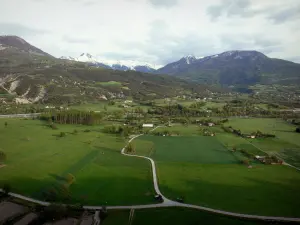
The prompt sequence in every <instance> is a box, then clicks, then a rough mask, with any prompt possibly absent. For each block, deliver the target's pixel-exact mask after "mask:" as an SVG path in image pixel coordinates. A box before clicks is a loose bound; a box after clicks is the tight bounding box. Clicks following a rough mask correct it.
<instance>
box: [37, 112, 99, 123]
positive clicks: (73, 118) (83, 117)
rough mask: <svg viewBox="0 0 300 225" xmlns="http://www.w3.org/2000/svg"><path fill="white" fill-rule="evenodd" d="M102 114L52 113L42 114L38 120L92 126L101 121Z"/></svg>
mask: <svg viewBox="0 0 300 225" xmlns="http://www.w3.org/2000/svg"><path fill="white" fill-rule="evenodd" d="M102 118H103V114H101V113H94V112H83V111H76V110H70V111H59V112H57V111H53V112H48V113H43V114H42V115H41V116H40V119H42V120H46V121H48V122H55V123H60V124H83V125H94V124H99V123H100V122H101V121H102Z"/></svg>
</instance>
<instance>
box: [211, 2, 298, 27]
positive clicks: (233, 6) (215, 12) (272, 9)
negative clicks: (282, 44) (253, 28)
mask: <svg viewBox="0 0 300 225" xmlns="http://www.w3.org/2000/svg"><path fill="white" fill-rule="evenodd" d="M289 2H290V4H289ZM289 2H287V3H285V2H284V1H282V2H279V3H278V2H277V4H275V3H274V4H272V1H261V2H258V4H257V2H255V1H253V0H252V1H251V0H222V1H221V2H220V3H219V4H214V5H211V6H209V7H208V8H207V10H206V13H207V14H208V15H209V16H210V18H211V20H212V21H216V20H217V19H218V18H219V17H221V16H224V17H227V18H230V17H233V16H239V17H241V18H249V17H254V16H257V15H259V16H262V17H264V18H267V19H269V20H271V21H273V22H274V23H275V24H279V23H284V22H287V21H290V20H294V19H298V18H300V5H299V3H298V2H297V1H292V0H290V1H289ZM255 3H256V4H255Z"/></svg>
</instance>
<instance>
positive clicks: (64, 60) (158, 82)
mask: <svg viewBox="0 0 300 225" xmlns="http://www.w3.org/2000/svg"><path fill="white" fill-rule="evenodd" d="M153 67H154V66H151V65H150V64H147V63H140V62H137V61H128V60H127V61H126V60H123V61H105V60H99V59H97V58H95V57H93V56H92V55H91V54H88V53H82V54H81V55H80V56H79V57H77V58H72V57H61V58H59V59H58V58H55V57H53V56H51V55H50V54H48V53H46V52H44V51H42V50H41V49H39V48H37V47H35V46H33V45H31V44H29V43H28V42H26V41H25V40H24V39H22V38H20V37H17V36H0V92H1V93H4V94H5V93H8V94H9V95H14V94H17V96H19V97H20V96H22V97H26V98H27V100H28V99H29V101H30V102H37V101H40V100H43V101H52V100H51V99H56V98H58V99H60V100H61V99H68V100H64V101H71V100H70V99H74V98H75V99H78V98H79V99H83V98H84V96H85V95H87V96H85V97H87V98H90V99H94V98H95V97H96V98H97V96H98V97H99V96H103V95H105V96H106V97H105V98H108V97H107V96H133V97H134V98H139V99H151V98H162V97H168V96H177V95H179V94H180V95H194V96H195V95H198V96H199V94H200V93H202V94H203V93H204V92H206V93H207V91H210V92H211V91H213V92H216V91H223V90H228V88H229V89H231V90H234V91H241V90H249V89H250V91H251V88H252V87H253V86H255V85H269V86H272V85H281V86H282V87H285V89H289V87H292V86H293V90H295V89H297V87H298V86H300V64H297V63H293V62H290V61H286V60H282V59H274V58H269V57H267V56H266V55H264V54H263V53H260V52H257V51H251V50H250V51H238V50H234V51H227V52H223V53H220V54H215V55H211V56H206V57H195V56H192V55H188V56H185V57H182V58H181V59H179V60H178V61H175V62H172V63H169V64H167V65H165V66H163V67H161V68H158V69H155V68H153ZM62 81H63V82H62ZM112 84H113V85H112ZM220 88H221V89H220ZM224 88H225V89H224ZM1 93H0V94H1Z"/></svg>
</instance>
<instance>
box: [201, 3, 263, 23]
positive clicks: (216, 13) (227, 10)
mask: <svg viewBox="0 0 300 225" xmlns="http://www.w3.org/2000/svg"><path fill="white" fill-rule="evenodd" d="M250 6H251V2H250V0H223V1H221V3H220V4H216V5H212V6H210V7H208V9H207V14H208V15H209V16H210V17H211V19H212V20H214V19H217V18H218V17H220V16H222V15H225V16H228V17H231V16H241V17H250V16H253V15H255V14H256V13H258V12H257V11H255V10H252V9H250Z"/></svg>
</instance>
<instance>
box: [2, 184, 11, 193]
mask: <svg viewBox="0 0 300 225" xmlns="http://www.w3.org/2000/svg"><path fill="white" fill-rule="evenodd" d="M2 189H3V192H4V194H6V195H8V193H9V192H10V191H11V186H10V185H9V184H4V185H3V187H2Z"/></svg>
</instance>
